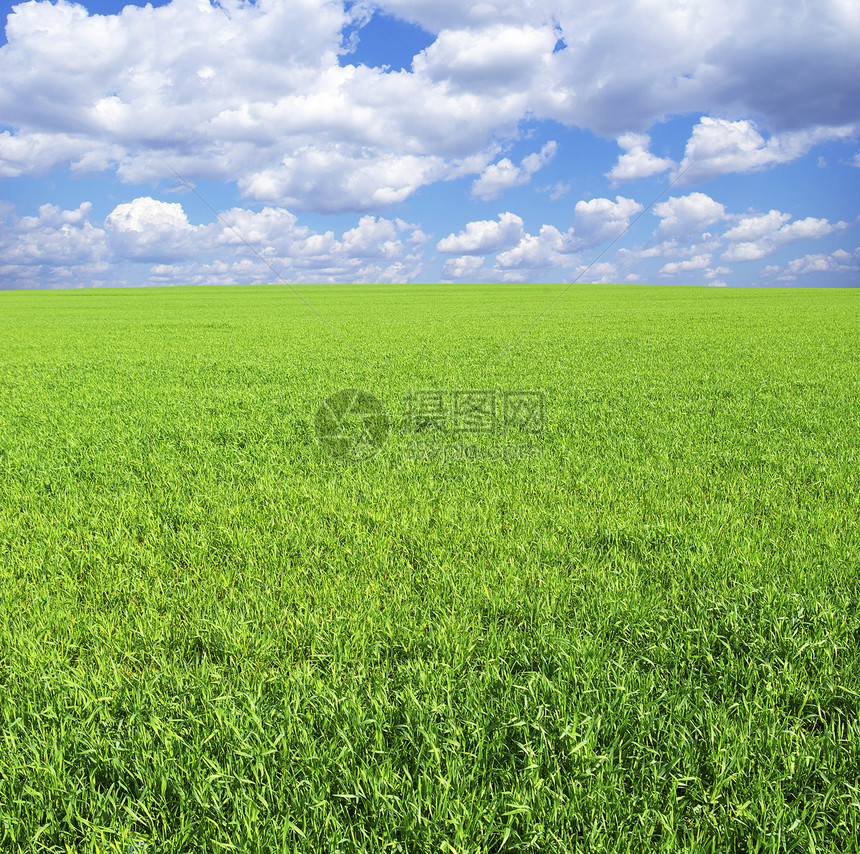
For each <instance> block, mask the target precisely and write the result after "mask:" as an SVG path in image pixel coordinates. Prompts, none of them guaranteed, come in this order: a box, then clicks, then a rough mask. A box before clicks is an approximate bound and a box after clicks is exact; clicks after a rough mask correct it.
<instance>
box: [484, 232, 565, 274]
mask: <svg viewBox="0 0 860 854" xmlns="http://www.w3.org/2000/svg"><path fill="white" fill-rule="evenodd" d="M568 241H569V235H567V236H565V235H563V234H562V233H561V232H560V231H559V230H558V229H557V228H555V227H554V226H552V225H544V226H541V230H540V233H539V234H537V235H532V234H526V235H524V236H523V238H522V239H521V240H520V242H519V243H518V244H517V245H516V246H515V247H514V248H513V249H508V250H507V251H505V252H501V253H499V255H498V256H496V267H497V268H498V269H503V270H513V269H516V270H535V269H540V268H547V267H557V266H559V265H561V264H563V263H564V260H563V258H562V257H561V256H562V255H563V254H567V253H566V251H565V250H566V244H567V243H568Z"/></svg>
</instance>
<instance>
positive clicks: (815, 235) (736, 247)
mask: <svg viewBox="0 0 860 854" xmlns="http://www.w3.org/2000/svg"><path fill="white" fill-rule="evenodd" d="M790 219H791V214H787V213H782V212H781V211H776V210H772V211H770V212H769V213H766V214H761V215H758V216H745V217H742V218H741V220H740V222H739V223H738V224H737V225H736V226H734V228H730V229H729V230H728V231H727V232H725V234H723V238H724V239H725V240H727V241H728V242H729V243H730V244H731V245H730V246H729V248H728V249H727V250H726V251H725V252H724V253H723V255H722V259H723V260H724V261H758V260H759V259H760V258H764V257H765V256H766V255H769V254H770V253H771V252H773V251H775V250H776V249H778V248H779V247H780V246H784V245H786V244H788V243H795V242H796V241H798V240H818V239H819V238H821V237H826V236H827V235H829V234H833V233H834V232H837V231H842V230H843V229H845V228H847V227H848V223H847V222H836V223H831V222H830V221H829V220H827V219H821V218H816V217H811V216H809V217H806V218H805V219H801V220H795V221H794V222H789V220H790Z"/></svg>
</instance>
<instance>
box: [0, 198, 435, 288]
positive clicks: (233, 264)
mask: <svg viewBox="0 0 860 854" xmlns="http://www.w3.org/2000/svg"><path fill="white" fill-rule="evenodd" d="M91 209H92V206H91V205H90V204H89V203H88V202H87V203H84V204H82V205H81V206H80V207H79V208H78V209H77V210H73V211H63V210H60V209H59V208H57V207H56V206H54V205H43V206H42V207H41V208H40V210H39V216H38V217H22V218H20V219H19V220H17V221H13V222H12V223H11V225H10V227H9V228H7V229H6V230H5V231H4V232H3V235H2V237H0V252H2V257H3V264H2V266H0V275H2V276H3V277H4V279H6V280H7V281H9V282H10V283H11V284H13V285H15V286H18V287H51V286H53V287H58V286H69V285H70V284H73V283H75V282H77V283H79V284H86V285H123V284H167V283H169V284H247V283H260V282H277V281H286V282H291V283H293V282H305V281H311V282H319V281H323V282H326V281H329V282H353V281H365V282H385V281H410V280H411V279H413V278H414V277H415V276H416V275H417V273H418V272H419V270H420V269H421V262H422V252H421V247H422V246H423V244H424V243H425V242H426V240H427V237H426V235H425V234H424V233H423V232H422V231H421V229H420V228H418V227H417V226H415V225H413V224H410V223H407V222H404V221H403V220H401V219H394V220H389V219H386V218H384V217H375V216H363V217H361V218H360V219H359V221H358V223H357V224H356V225H355V226H354V227H353V228H350V229H347V230H346V231H344V232H343V233H342V234H341V235H340V237H337V236H336V235H335V234H334V232H332V231H326V232H316V231H313V230H311V229H309V228H308V227H306V226H304V225H301V224H300V223H299V221H298V218H297V217H296V215H295V214H293V213H291V212H290V211H288V210H285V209H283V208H270V207H267V208H263V210H261V211H259V212H253V211H250V210H246V209H244V208H233V209H231V210H228V211H225V212H224V213H222V214H221V215H220V216H219V218H218V219H217V220H216V221H215V222H213V223H210V224H208V225H198V226H192V225H191V224H189V222H188V219H187V217H186V214H185V212H184V210H183V209H182V206H181V205H180V204H179V203H176V202H162V201H158V200H156V199H152V198H150V197H148V196H147V197H141V198H137V199H134V200H133V201H132V202H128V203H123V204H120V205H117V206H116V207H115V208H114V210H113V211H111V213H110V214H108V216H107V217H106V218H105V221H104V224H103V226H101V227H100V226H98V225H94V224H92V223H91V222H90V221H89V217H90V215H91ZM129 264H131V265H133V267H134V269H136V271H137V273H136V274H135V275H132V274H131V273H130V269H129Z"/></svg>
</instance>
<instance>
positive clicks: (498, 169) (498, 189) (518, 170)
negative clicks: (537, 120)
mask: <svg viewBox="0 0 860 854" xmlns="http://www.w3.org/2000/svg"><path fill="white" fill-rule="evenodd" d="M557 150H558V144H557V143H556V142H555V141H554V140H550V141H549V142H548V143H547V144H546V145H545V146H544V147H543V148H541V150H540V151H539V152H536V153H533V154H529V155H526V157H524V158H523V159H522V161H521V162H520V165H519V166H515V165H514V164H513V163H512V162H511V161H510V160H509V159H508V158H507V157H505V158H504V159H502V160H500V161H499V162H498V163H493V164H491V165H490V166H488V167H487V168H486V169H485V170H484V171H483V172H482V173H481V176H480V177H479V178H478V179H477V180H475V181H474V182H473V183H472V196H473V197H475V198H479V199H484V200H485V201H489V200H490V199H495V198H497V197H498V196H499V195H500V194H501V193H502V191H503V190H507V189H510V188H511V187H518V186H521V185H522V184H528V182H529V181H530V180H531V177H532V175H534V174H535V172H537V171H538V170H539V169H542V168H543V167H544V166H546V164H547V163H549V162H550V160H552V158H553V157H555V153H556V151H557Z"/></svg>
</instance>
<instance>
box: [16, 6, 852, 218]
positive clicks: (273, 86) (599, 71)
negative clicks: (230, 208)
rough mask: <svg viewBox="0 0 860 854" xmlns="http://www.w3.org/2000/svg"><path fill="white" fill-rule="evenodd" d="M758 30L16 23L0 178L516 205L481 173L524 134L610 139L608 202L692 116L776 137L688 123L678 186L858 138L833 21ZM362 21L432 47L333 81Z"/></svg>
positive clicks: (38, 10)
mask: <svg viewBox="0 0 860 854" xmlns="http://www.w3.org/2000/svg"><path fill="white" fill-rule="evenodd" d="M771 8H772V12H773V14H771V15H768V16H762V15H761V13H760V8H759V5H758V4H756V3H754V2H753V0H714V2H710V3H688V4H681V5H678V4H669V3H657V4H655V3H654V2H652V0H601V2H598V0H584V2H579V3H571V2H569V0H550V1H549V2H548V3H543V4H535V3H532V2H527V0H487V2H481V3H465V4H464V3H458V2H454V0H377V2H375V3H374V4H372V5H371V4H369V3H356V4H350V5H349V6H347V4H345V3H342V2H332V0H291V2H289V3H285V2H280V0H259V2H256V3H247V2H244V0H222V2H219V3H217V4H213V3H209V2H200V0H173V2H170V3H167V4H166V5H162V6H158V7H157V8H153V7H152V6H136V5H129V6H127V7H125V8H124V9H123V10H122V11H121V12H120V13H118V14H114V15H90V14H88V13H87V11H86V10H85V9H84V8H83V7H82V6H79V5H75V4H73V3H69V2H66V0H59V1H58V2H56V3H51V2H48V0H37V1H36V2H28V3H22V4H19V5H17V6H15V7H13V11H12V14H11V15H9V18H8V23H7V28H6V34H7V40H8V43H7V44H5V45H3V46H2V47H0V77H2V79H3V81H4V85H3V87H2V89H0V114H2V115H3V117H4V119H3V120H4V124H5V128H6V129H5V130H4V131H3V133H0V175H6V176H17V175H35V174H42V173H44V172H46V171H47V170H49V169H51V168H53V167H55V166H58V165H59V166H62V165H67V166H70V167H71V168H73V169H76V170H79V171H83V172H92V171H100V170H110V171H113V172H115V173H116V174H117V175H118V176H119V177H120V178H121V179H122V180H124V181H127V182H132V183H134V182H143V181H147V182H149V181H157V180H159V179H162V178H168V179H170V178H171V177H172V176H171V173H170V169H169V167H168V166H167V165H166V164H167V163H170V164H171V165H172V166H173V168H175V169H176V170H177V171H179V172H180V173H181V174H183V175H184V176H185V177H186V178H187V179H189V180H196V179H211V180H226V181H235V182H236V183H237V184H238V186H239V187H240V189H241V191H242V192H243V193H244V194H245V195H246V197H247V198H249V199H252V200H254V201H257V202H260V203H265V204H271V205H274V206H280V207H289V208H290V209H295V210H299V211H305V210H307V211H320V212H337V211H341V212H342V211H370V210H372V209H375V208H380V207H384V206H387V205H391V204H396V203H398V202H402V201H403V200H405V199H407V198H409V197H410V196H411V195H412V194H414V193H415V192H416V191H417V190H418V189H420V188H421V187H422V186H426V185H427V184H430V183H434V182H437V181H444V180H449V179H451V178H455V177H461V176H476V175H477V176H481V177H479V178H478V182H479V183H478V185H477V189H478V191H480V192H483V190H484V189H486V190H487V192H492V188H493V187H494V186H496V187H497V191H500V190H501V189H504V187H505V186H510V184H506V182H509V181H511V180H513V181H514V182H515V183H516V181H518V180H519V179H521V178H522V177H523V175H525V174H527V173H528V170H529V169H530V168H531V167H532V165H533V164H531V163H530V162H523V163H521V164H519V165H518V166H515V165H514V164H511V165H510V167H508V165H507V164H505V163H504V161H501V162H495V163H494V161H496V159H497V157H498V155H499V152H500V150H502V148H503V143H504V142H505V141H506V140H512V139H515V138H518V134H519V124H520V122H521V121H522V120H523V119H526V118H528V119H536V120H553V121H558V122H561V123H563V124H566V125H570V126H573V125H575V126H577V127H581V128H588V129H591V130H592V131H594V132H596V133H598V134H604V135H612V136H616V137H618V138H619V141H620V142H621V143H622V146H627V147H626V148H625V149H624V150H625V154H622V155H621V158H620V160H619V162H618V163H617V164H616V166H615V168H614V169H613V171H612V172H611V173H610V175H611V176H612V179H613V180H617V181H620V180H628V179H632V178H633V177H637V176H639V177H641V176H643V175H645V174H646V173H647V174H657V170H660V171H662V170H663V169H664V168H666V167H667V165H668V163H667V161H666V160H665V159H663V158H657V157H655V156H654V155H651V154H650V153H649V152H648V148H647V144H646V138H644V137H643V136H637V135H636V134H642V133H643V131H646V130H647V129H648V128H649V127H650V126H651V125H652V124H654V122H655V121H658V120H660V119H661V118H662V117H665V116H668V115H672V114H689V113H690V112H693V111H698V112H700V113H707V112H710V113H722V114H725V115H731V116H752V115H756V116H761V117H762V121H763V122H764V126H765V127H768V128H773V129H775V130H776V131H777V134H776V135H775V136H771V137H770V138H768V139H765V138H764V136H763V135H762V133H761V132H760V131H759V130H757V129H756V127H755V126H753V125H752V124H751V123H747V124H746V125H745V124H743V123H737V122H730V121H728V120H727V119H710V118H709V119H707V120H706V119H703V120H702V124H701V125H700V126H699V127H698V128H697V132H695V133H694V134H693V137H692V138H691V140H690V143H689V145H688V150H687V152H686V156H685V161H684V164H682V168H684V167H685V166H687V165H689V164H692V165H691V166H690V169H689V172H688V173H687V174H685V175H684V179H683V180H685V181H693V180H704V179H706V178H707V177H709V176H713V175H716V174H723V173H724V172H726V171H749V170H750V169H758V168H765V167H766V166H768V165H771V164H775V163H781V162H787V161H788V160H790V159H793V158H794V157H797V156H799V154H798V152H801V153H802V152H803V151H806V150H808V149H809V148H810V147H811V146H813V145H815V144H817V143H818V142H822V141H825V140H828V139H835V138H845V135H846V134H848V133H849V132H850V126H851V125H853V124H854V123H856V122H858V121H860V98H858V97H857V82H856V81H857V80H858V79H860V53H858V51H857V50H856V45H857V43H858V42H860V16H858V15H857V14H856V13H855V12H854V11H853V6H852V4H850V3H847V2H841V1H840V0H827V1H826V2H822V3H820V4H816V5H815V6H814V7H813V6H811V5H809V4H798V3H794V2H789V0H777V2H776V3H775V5H773V4H772V7H771ZM377 9H378V10H379V11H380V12H382V13H387V14H391V15H396V16H399V17H400V18H402V19H404V20H407V21H411V22H415V23H418V24H420V25H422V26H423V27H425V28H426V29H427V30H428V31H429V32H431V33H433V34H434V35H435V41H434V42H433V43H432V44H431V45H430V46H429V47H428V48H427V49H426V50H425V51H423V52H422V53H421V54H419V55H418V56H417V57H415V59H414V61H413V64H412V68H411V69H410V70H404V71H398V72H390V71H386V70H385V69H384V68H369V67H367V66H354V65H349V64H343V65H341V63H340V59H341V58H342V57H344V55H345V54H347V53H348V51H349V50H350V45H349V44H347V42H348V41H349V36H348V35H347V34H348V33H349V32H352V30H354V28H355V26H354V25H355V24H356V23H358V22H363V21H366V19H367V17H368V15H369V14H371V12H372V11H373V10H377ZM357 37H358V38H360V37H361V34H360V32H359V33H358V36H357ZM559 38H561V39H563V41H564V44H565V45H566V47H565V48H564V49H563V50H559V51H555V50H554V48H555V45H556V43H557V41H558V40H559ZM643 70H644V71H643ZM491 164H494V166H495V167H496V169H495V171H493V169H492V167H491ZM488 167H490V168H489V171H487V170H488ZM515 170H520V171H518V172H517V173H516V175H515V174H514V172H515ZM500 182H501V183H500Z"/></svg>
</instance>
